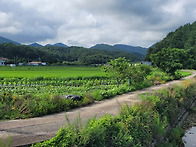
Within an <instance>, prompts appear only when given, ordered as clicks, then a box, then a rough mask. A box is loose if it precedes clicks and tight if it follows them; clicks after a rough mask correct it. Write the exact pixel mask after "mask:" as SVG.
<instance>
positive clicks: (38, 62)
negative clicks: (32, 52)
mask: <svg viewBox="0 0 196 147" xmlns="http://www.w3.org/2000/svg"><path fill="white" fill-rule="evenodd" d="M29 63H32V64H33V63H35V64H41V62H29Z"/></svg>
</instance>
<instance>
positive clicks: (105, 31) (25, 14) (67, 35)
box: [0, 0, 196, 47]
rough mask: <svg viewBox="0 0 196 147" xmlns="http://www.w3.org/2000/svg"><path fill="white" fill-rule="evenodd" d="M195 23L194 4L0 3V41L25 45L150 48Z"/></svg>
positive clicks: (134, 0) (193, 0)
mask: <svg viewBox="0 0 196 147" xmlns="http://www.w3.org/2000/svg"><path fill="white" fill-rule="evenodd" d="M194 21H196V0H0V36H2V37H6V38H9V39H12V40H14V41H17V42H20V43H24V44H29V43H33V42H38V43H40V44H43V45H45V44H47V43H57V42H62V43H65V44H67V45H70V46H71V45H77V46H84V47H90V46H92V45H95V44H97V43H107V44H110V45H113V44H117V43H122V44H127V45H134V46H143V47H149V46H151V45H152V44H154V43H155V42H157V41H160V40H161V39H162V38H163V37H165V36H166V35H167V34H168V33H169V32H171V31H174V30H175V29H176V28H178V27H179V26H181V25H184V24H186V23H193V22H194Z"/></svg>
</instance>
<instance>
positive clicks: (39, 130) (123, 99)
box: [0, 71, 196, 146]
mask: <svg viewBox="0 0 196 147" xmlns="http://www.w3.org/2000/svg"><path fill="white" fill-rule="evenodd" d="M195 76H196V71H193V74H192V75H191V76H188V77H186V78H183V79H181V80H174V81H171V82H168V83H166V84H162V85H156V86H151V87H149V88H145V89H142V90H137V91H134V92H130V93H126V94H123V95H119V96H116V97H114V98H112V99H108V100H103V101H99V102H95V103H93V104H91V105H88V106H85V107H81V108H76V109H73V110H70V111H68V112H61V113H57V114H52V115H47V116H43V117H37V118H30V119H18V120H8V121H1V122H0V138H3V139H7V138H8V136H11V137H12V146H22V145H27V144H32V143H36V142H40V141H43V140H48V139H50V138H52V137H54V136H55V135H56V133H57V132H58V130H59V128H60V127H62V126H63V125H64V124H65V123H66V118H65V114H66V115H67V116H68V118H69V120H70V122H73V121H74V120H75V119H76V118H77V117H78V115H79V114H80V118H81V120H82V122H85V121H87V120H88V119H90V118H93V117H94V116H95V115H96V116H97V117H100V116H104V115H105V114H111V115H117V114H118V113H119V110H120V105H122V104H124V103H128V104H130V105H132V104H134V103H136V102H138V101H139V98H138V97H137V95H138V94H144V93H146V92H149V93H150V92H152V91H154V90H159V89H162V88H166V87H169V86H170V85H173V84H178V83H180V82H182V81H183V80H185V79H190V78H193V77H195Z"/></svg>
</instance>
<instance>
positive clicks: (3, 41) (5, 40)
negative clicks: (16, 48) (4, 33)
mask: <svg viewBox="0 0 196 147" xmlns="http://www.w3.org/2000/svg"><path fill="white" fill-rule="evenodd" d="M2 43H13V44H16V45H19V44H20V43H18V42H15V41H12V40H10V39H7V38H4V37H1V36H0V44H2Z"/></svg>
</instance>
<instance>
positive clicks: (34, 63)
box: [27, 62, 42, 66]
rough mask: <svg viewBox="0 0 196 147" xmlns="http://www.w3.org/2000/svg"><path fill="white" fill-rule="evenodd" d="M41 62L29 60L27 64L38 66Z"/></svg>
mask: <svg viewBox="0 0 196 147" xmlns="http://www.w3.org/2000/svg"><path fill="white" fill-rule="evenodd" d="M41 64H42V63H41V62H29V63H27V65H29V66H39V65H41Z"/></svg>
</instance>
